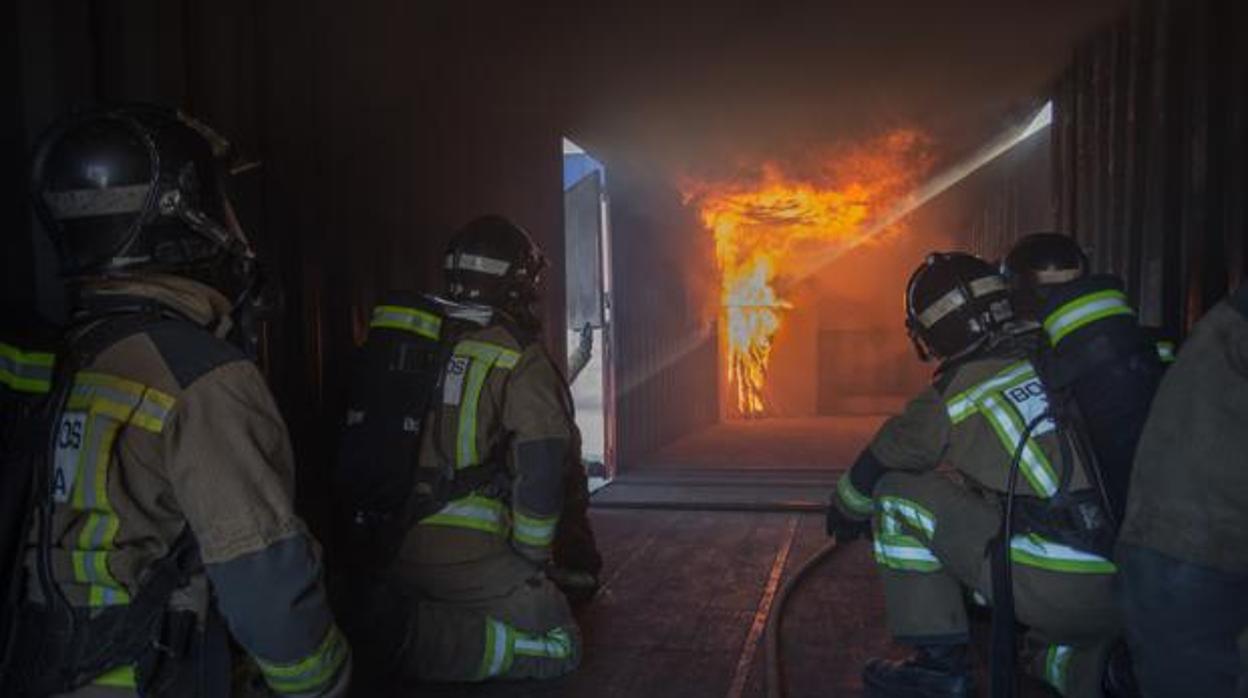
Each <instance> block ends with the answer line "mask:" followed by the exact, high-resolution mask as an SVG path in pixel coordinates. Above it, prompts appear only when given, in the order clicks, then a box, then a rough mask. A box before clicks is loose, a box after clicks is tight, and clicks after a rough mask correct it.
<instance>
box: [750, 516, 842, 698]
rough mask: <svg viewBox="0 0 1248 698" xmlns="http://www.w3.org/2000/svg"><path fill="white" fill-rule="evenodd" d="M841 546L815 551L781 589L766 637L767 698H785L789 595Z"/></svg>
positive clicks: (829, 544)
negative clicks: (783, 638) (783, 631)
mask: <svg viewBox="0 0 1248 698" xmlns="http://www.w3.org/2000/svg"><path fill="white" fill-rule="evenodd" d="M839 547H840V546H839V545H837V541H836V539H835V538H833V539H832V540H830V541H828V542H827V543H826V544H825V545H824V546H823V547H822V548H820V549H819V550H817V551H815V554H814V555H811V556H810V558H809V559H807V560H806V562H804V563H802V566H801V567H799V568H797V571H795V572H794V573H793V575H792V576H791V577H789V579H788V581H786V582H785V583H784V586H782V587H781V588H780V593H779V595H778V596H777V597H776V606H775V608H774V609H773V610H772V613H771V616H770V617H769V618H768V619H767V632H766V634H765V635H764V645H765V653H766V662H767V666H766V670H767V698H783V697H784V677H783V676H782V670H783V667H782V666H781V664H782V659H781V656H780V649H781V648H780V625H781V622H782V621H783V620H784V606H785V602H786V601H788V599H789V595H790V594H792V593H793V590H794V589H796V588H797V587H799V586H801V584H802V581H803V579H805V577H806V575H807V574H809V573H810V571H811V570H813V569H815V568H816V567H818V566H819V564H820V563H821V562H823V561H824V560H826V559H827V558H828V556H829V555H831V554H832V553H833V551H835V550H837V549H838V548H839Z"/></svg>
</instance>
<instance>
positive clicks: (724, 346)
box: [685, 129, 931, 418]
mask: <svg viewBox="0 0 1248 698" xmlns="http://www.w3.org/2000/svg"><path fill="white" fill-rule="evenodd" d="M927 150H928V149H927V140H926V138H925V137H924V136H923V135H922V134H920V133H918V132H917V131H913V130H905V129H902V130H896V131H892V132H889V133H885V134H883V135H881V136H879V137H877V138H874V139H871V140H869V141H867V142H865V143H863V144H860V145H856V146H853V147H847V148H838V149H834V150H830V151H828V152H825V153H822V154H820V155H819V156H818V157H814V158H810V160H809V162H803V163H796V164H789V163H786V164H784V165H781V164H778V163H775V162H767V163H763V164H761V165H760V166H758V167H756V168H750V169H747V171H746V172H744V173H743V174H740V175H738V176H736V177H734V178H732V179H729V180H697V181H689V182H687V183H686V186H685V194H686V199H687V201H688V202H689V203H690V204H691V205H693V206H696V208H697V210H698V212H699V214H700V216H701V219H702V222H703V224H704V226H705V227H706V229H707V230H708V231H709V232H710V233H711V234H712V235H713V236H714V240H715V255H716V262H717V264H718V268H719V271H720V277H721V287H720V304H721V314H720V346H721V356H722V357H723V366H724V375H723V377H722V381H723V387H724V388H725V389H724V391H723V394H724V395H725V396H726V399H725V400H723V401H722V408H721V412H722V414H723V416H724V417H727V418H759V417H766V416H809V415H813V414H814V413H815V403H816V402H817V400H816V399H815V398H814V397H813V396H814V393H813V392H811V396H812V397H811V398H810V399H809V400H805V399H802V400H799V402H801V403H803V406H801V407H796V406H794V404H795V403H794V400H793V399H790V398H789V397H788V396H785V395H782V394H781V393H780V392H779V391H777V389H776V384H777V381H776V380H775V378H776V376H774V375H773V374H774V373H775V371H774V370H773V369H774V368H776V363H777V362H775V361H773V360H774V359H775V358H777V357H775V356H773V354H775V352H776V351H778V350H779V347H778V344H777V342H778V340H780V339H781V338H784V337H794V338H795V340H794V341H793V342H788V343H789V344H796V343H801V344H803V345H805V344H809V345H810V347H811V348H812V349H811V350H810V351H807V352H805V354H803V355H802V356H790V357H789V360H788V361H786V362H785V363H786V364H789V365H791V364H801V365H803V366H807V368H805V369H804V370H803V371H801V372H798V374H797V375H795V376H793V378H794V380H795V381H796V382H797V383H798V384H805V387H802V386H801V385H799V386H798V390H799V391H811V390H813V387H814V386H816V385H817V383H818V380H817V369H816V366H815V360H814V359H815V352H814V351H813V347H814V346H815V338H816V336H817V335H818V334H819V332H820V331H822V330H823V329H824V328H822V327H821V326H820V318H819V315H820V314H819V313H818V312H812V310H814V309H816V308H817V306H818V305H820V304H821V303H822V301H823V299H825V298H826V297H827V295H828V294H827V290H826V289H824V288H823V286H825V284H823V283H821V282H822V280H821V279H818V278H815V276H814V274H815V272H816V271H817V269H818V268H819V267H820V266H823V265H825V264H826V263H827V261H828V260H830V259H833V258H836V257H839V256H840V255H842V254H844V253H846V252H848V251H850V250H853V249H854V248H856V247H858V246H860V245H862V244H864V243H866V242H868V241H870V240H871V239H872V238H874V237H876V236H877V235H878V234H880V233H887V232H891V231H893V230H896V229H898V228H899V227H900V225H899V224H898V225H893V226H887V227H880V226H879V223H880V222H881V221H883V220H885V219H886V218H887V216H888V214H889V213H891V212H892V211H894V210H896V209H897V208H898V207H899V206H901V205H902V204H903V203H904V201H905V199H906V197H908V196H909V195H910V193H911V192H912V191H913V190H914V188H915V187H916V185H917V184H918V183H919V182H920V181H921V180H922V179H923V177H924V176H925V175H926V174H927V170H928V169H929V167H930V164H931V161H930V158H929V156H928V154H927ZM847 307H852V306H847ZM858 310H859V311H860V312H867V311H866V310H865V309H863V308H859V309H858ZM799 336H800V338H799ZM806 340H809V341H806ZM789 353H792V347H790V351H789ZM802 373H804V374H805V375H804V376H803V375H802ZM782 382H783V381H782ZM805 403H809V404H808V405H807V404H805Z"/></svg>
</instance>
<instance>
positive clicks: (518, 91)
mask: <svg viewBox="0 0 1248 698" xmlns="http://www.w3.org/2000/svg"><path fill="white" fill-rule="evenodd" d="M16 24H17V25H18V27H19V29H18V30H17V35H18V36H19V37H20V39H21V42H20V48H19V51H18V58H19V65H20V68H19V70H18V72H19V74H20V77H21V84H22V88H23V89H22V94H21V98H20V99H19V114H18V118H19V122H20V123H19V124H18V126H19V128H18V129H16V132H18V133H21V134H23V137H22V140H23V142H22V143H21V144H20V146H19V145H14V146H13V147H12V149H13V150H18V149H22V150H29V148H30V146H31V143H32V142H33V138H34V137H35V136H36V135H37V134H38V132H39V131H41V130H42V129H43V128H44V127H46V125H47V124H48V123H49V122H50V120H51V119H52V118H54V117H55V116H56V115H58V114H59V113H61V112H63V111H65V110H67V109H70V108H76V107H82V106H87V105H90V104H93V103H99V102H127V101H135V100H154V101H159V102H164V103H166V104H170V105H173V106H178V107H181V108H184V109H187V110H189V111H191V112H193V113H194V114H196V115H197V116H199V117H200V118H202V119H203V120H204V121H205V122H206V123H209V124H212V125H213V126H214V127H216V128H218V129H219V130H220V131H221V132H222V134H224V135H226V136H227V137H228V138H230V139H231V140H232V141H233V142H234V143H235V145H236V146H237V147H238V149H239V150H240V151H241V152H242V153H243V155H245V156H246V157H247V158H249V159H252V160H254V161H258V162H260V163H262V164H261V166H260V167H259V168H257V169H253V170H252V171H251V172H249V173H248V174H246V175H242V176H240V177H239V178H237V181H235V185H236V189H237V190H238V191H237V195H238V196H239V198H240V204H241V205H240V212H239V213H240V218H241V219H242V221H243V224H244V226H245V227H246V228H247V229H248V231H249V232H250V233H251V234H252V236H253V237H254V238H255V239H256V241H257V244H258V246H259V248H260V250H261V253H262V257H263V260H264V263H265V266H266V270H267V273H268V276H269V277H270V278H271V279H273V280H274V281H275V282H276V283H277V285H278V287H279V288H280V289H281V291H282V293H281V295H282V296H283V298H284V307H283V308H282V311H281V312H280V313H279V314H278V315H277V316H276V317H275V318H273V319H272V321H271V322H269V323H268V324H267V326H266V332H265V344H264V346H263V356H262V359H264V361H263V363H264V365H265V367H266V369H267V372H268V375H269V379H270V381H271V382H272V384H273V386H274V389H275V392H276V393H277V396H278V399H279V402H280V403H281V406H282V408H283V411H284V414H285V416H286V418H287V420H288V422H289V424H290V427H291V432H292V436H293V437H294V442H295V447H296V451H297V454H298V456H299V458H300V469H299V479H298V482H299V497H300V500H301V504H302V505H303V509H304V511H305V512H306V513H307V514H309V515H310V516H311V517H312V518H313V519H315V518H316V517H317V516H318V515H320V514H321V513H322V512H324V511H325V498H326V496H327V494H328V490H327V482H328V479H327V468H328V466H329V462H330V456H331V454H332V446H333V435H334V433H335V431H336V424H337V421H338V416H339V404H340V399H341V395H342V391H343V389H344V388H345V384H346V380H347V365H348V358H349V356H350V353H351V350H352V348H353V346H354V343H355V341H356V340H358V339H359V337H360V330H361V328H362V327H363V325H364V323H365V321H366V317H367V312H368V310H369V307H370V305H371V304H372V303H373V302H374V301H375V300H376V298H377V296H378V294H379V293H380V292H381V291H382V290H383V289H385V288H387V287H393V286H404V287H415V288H418V289H422V290H424V289H433V288H436V287H437V286H438V285H440V278H441V269H440V265H441V259H442V252H443V250H444V247H445V244H446V241H447V239H448V237H449V235H450V232H451V231H452V230H453V229H454V228H455V227H456V226H458V225H460V224H462V223H463V222H465V221H466V220H468V219H469V218H470V217H472V216H475V215H479V214H483V213H489V212H496V213H502V214H506V215H509V216H512V217H514V218H515V219H516V220H517V221H519V222H521V223H522V224H523V225H525V226H526V227H527V228H529V230H530V231H532V232H533V234H534V236H535V238H537V240H538V242H539V243H540V244H542V245H543V247H544V248H545V250H546V252H547V255H548V256H549V257H550V261H551V264H552V268H554V269H562V268H563V257H562V245H563V234H562V182H561V177H562V172H561V165H562V152H561V143H560V135H561V133H560V129H559V128H558V124H559V122H560V117H559V115H558V114H557V113H555V111H556V107H555V105H556V104H557V100H555V99H553V98H552V94H557V90H556V89H555V87H554V86H553V85H551V84H549V83H547V82H545V81H546V80H548V79H550V78H546V77H543V73H542V70H541V67H542V61H543V60H544V59H543V57H542V56H541V55H540V54H537V55H534V56H533V57H532V59H531V60H530V61H528V62H526V63H525V64H524V65H526V66H529V67H530V70H529V71H528V72H526V73H523V74H516V73H514V72H511V73H507V74H504V72H505V71H500V70H498V69H497V67H498V66H499V65H510V64H514V63H516V61H514V60H510V59H514V57H515V56H516V55H518V54H520V53H521V52H525V53H527V52H529V51H531V50H532V49H531V47H529V46H525V45H522V44H521V43H519V42H522V41H524V38H523V37H524V34H523V33H520V34H517V33H516V32H514V31H512V29H513V27H510V26H507V25H506V22H505V21H504V20H503V19H502V18H498V17H493V16H488V15H486V13H485V11H484V10H483V9H481V8H460V7H457V6H456V7H451V6H449V5H448V6H446V7H442V8H432V7H426V6H424V5H423V4H419V3H408V2H403V1H401V0H387V1H384V2H376V3H366V4H361V5H358V6H357V5H352V6H351V7H350V11H345V8H344V6H342V5H341V4H340V3H337V2H333V1H331V0H311V1H300V2H293V1H289V2H258V1H257V0H222V1H221V2H214V3H191V2H164V1H162V0H133V1H129V2H125V3H112V2H76V1H71V0H56V1H53V2H37V1H36V0H22V1H21V2H20V3H18V9H17V23H16ZM475 43H482V45H488V46H489V48H490V50H489V51H479V52H472V51H462V50H458V49H457V47H462V46H467V45H471V44H475ZM23 159H24V158H23ZM23 169H24V168H23ZM10 192H11V193H10V194H9V196H11V197H13V198H11V199H8V200H7V201H8V202H9V204H10V206H11V207H12V208H14V209H15V210H17V209H23V208H24V207H25V201H24V193H23V192H22V190H21V188H10ZM23 252H24V254H22V255H20V259H19V258H18V255H14V256H12V257H10V256H8V255H6V256H5V266H6V267H8V266H13V267H16V268H20V267H21V266H22V265H28V266H29V265H30V261H29V260H30V257H31V253H30V251H29V250H23ZM45 252H46V251H45ZM45 258H46V254H45ZM45 261H46V259H45ZM45 266H46V265H45ZM26 276H30V275H26ZM13 278H14V281H12V282H9V283H12V284H13V285H18V284H20V285H21V286H22V288H23V289H25V291H24V292H25V293H27V295H33V293H34V291H33V289H34V288H35V287H36V286H40V285H41V286H42V287H43V290H45V291H49V290H53V289H55V288H56V286H57V283H56V280H55V275H54V271H53V270H51V269H44V273H43V274H42V275H41V277H40V278H41V280H39V279H34V278H30V279H23V278H22V276H21V275H14V277H13ZM549 282H550V285H549V286H548V288H547V289H546V294H545V297H546V300H547V304H546V307H545V317H546V320H547V323H546V324H547V327H546V330H547V336H548V346H549V347H550V349H551V351H552V353H553V354H554V355H555V357H556V359H557V360H559V361H562V358H563V354H564V351H565V348H564V342H563V336H564V328H563V305H562V298H563V288H562V284H563V280H562V276H561V275H558V274H555V275H551V278H550V280H549ZM47 295H48V294H47V293H45V294H44V296H45V298H43V299H42V300H44V301H45V302H46V296H47ZM54 300H55V299H54ZM553 338H558V341H553ZM314 523H316V522H315V520H314Z"/></svg>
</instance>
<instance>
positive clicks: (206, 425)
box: [0, 106, 351, 698]
mask: <svg viewBox="0 0 1248 698" xmlns="http://www.w3.org/2000/svg"><path fill="white" fill-rule="evenodd" d="M227 149H228V144H227V143H226V142H225V141H224V140H222V139H221V138H220V137H219V136H217V135H216V134H214V133H212V132H211V131H210V130H209V129H208V128H207V127H205V126H204V125H203V124H200V123H198V122H196V121H194V120H193V119H190V118H189V117H186V116H185V115H183V114H181V113H178V112H174V111H172V110H167V109H163V108H158V107H149V106H133V107H126V108H119V109H111V110H102V111H94V112H89V113H85V114H82V115H79V116H76V117H72V118H69V119H68V120H66V121H65V122H63V123H61V124H60V125H58V126H56V127H54V128H53V129H52V130H51V131H50V133H49V134H48V135H47V136H45V138H44V139H43V141H42V143H41V145H40V147H39V149H38V151H37V155H36V159H35V165H34V172H33V178H34V186H33V191H34V196H35V202H34V203H35V206H36V208H37V209H38V211H39V214H40V217H41V219H42V222H43V224H44V226H45V228H46V229H47V232H48V233H49V235H50V236H51V237H52V239H53V241H54V242H55V243H56V245H57V248H58V252H59V256H60V262H61V270H62V272H63V273H64V274H65V275H66V277H67V278H68V281H69V284H70V290H71V296H72V297H73V299H74V303H73V311H72V313H71V316H70V323H69V326H68V328H67V329H66V331H65V332H64V334H63V335H62V336H61V337H60V339H59V346H58V348H57V349H56V351H55V355H54V357H49V355H48V354H47V353H46V351H45V352H44V353H37V352H25V353H22V354H17V355H15V354H14V353H13V352H9V351H7V350H6V352H5V353H6V357H7V360H9V361H12V360H13V359H14V357H15V356H16V361H17V362H18V363H21V362H23V361H24V362H25V365H24V366H19V367H18V368H19V370H20V371H21V373H20V375H19V376H18V378H19V379H18V380H15V381H6V382H8V383H11V384H12V385H13V386H15V387H16V388H17V389H22V390H27V391H36V390H40V391H43V390H46V391H47V392H46V396H47V397H46V399H44V400H43V401H42V402H41V403H40V404H39V406H38V407H37V408H36V409H33V410H25V411H24V412H23V413H21V414H18V415H17V417H16V419H17V420H18V421H21V422H24V424H19V425H18V426H17V433H20V434H25V435H26V436H27V437H28V438H23V439H18V440H17V441H16V442H9V441H8V440H7V439H6V449H5V456H6V458H5V462H4V463H3V472H2V473H0V474H2V476H3V478H4V485H5V490H6V497H7V496H8V492H10V491H11V490H10V489H9V488H10V486H12V485H14V483H15V482H16V486H18V487H22V488H23V489H24V490H25V491H27V492H29V493H30V496H29V497H28V498H26V502H25V504H24V507H25V508H24V510H23V513H24V514H26V516H25V517H24V519H25V521H24V524H25V525H24V526H22V527H21V528H22V532H21V533H20V534H19V540H20V542H21V544H20V546H19V547H20V548H21V550H22V553H21V555H20V558H19V559H17V560H13V561H12V562H13V564H12V565H11V566H10V565H9V564H8V563H9V562H10V560H6V561H5V562H6V567H5V569H4V573H5V574H6V576H9V575H11V576H9V577H8V580H7V581H8V583H7V584H6V585H5V586H6V587H7V589H8V590H9V591H10V592H11V593H8V594H6V596H5V598H4V599H3V600H4V602H5V606H4V610H5V614H4V616H3V617H4V618H7V619H9V620H15V621H16V622H15V623H11V624H7V623H6V626H7V627H5V628H4V630H5V634H4V635H3V636H0V644H3V647H2V648H0V649H3V650H4V651H3V654H2V655H0V656H2V657H3V665H2V667H0V669H2V671H0V685H2V689H0V693H2V694H3V695H5V696H48V695H57V696H80V697H90V698H104V697H111V696H117V697H119V698H120V697H122V696H136V695H143V696H178V697H182V696H190V697H194V696H206V697H213V698H215V697H218V696H229V695H239V694H242V693H244V692H245V693H246V694H247V695H255V694H256V692H257V691H258V692H260V693H274V694H278V695H289V696H340V695H345V692H346V689H347V684H348V681H349V677H350V673H351V672H350V666H351V659H350V651H349V647H348V645H347V643H346V641H345V639H344V637H343V635H342V634H341V633H340V632H339V630H338V628H337V626H336V624H335V622H334V618H333V616H332V614H331V612H330V609H329V605H328V603H327V601H326V595H325V593H324V590H323V587H322V584H321V566H320V562H319V553H318V546H317V544H316V541H315V540H313V538H312V537H311V536H310V535H309V534H308V532H307V530H306V528H305V527H304V524H303V523H302V522H301V521H300V519H299V517H297V516H296V515H295V512H294V509H293V501H292V500H293V495H294V475H295V474H294V462H293V458H292V455H291V446H290V441H289V438H288V436H287V433H286V429H285V426H284V425H283V423H282V418H281V416H280V414H279V413H278V410H277V407H276V405H275V404H274V401H273V397H272V395H270V393H269V391H268V388H267V387H266V386H265V382H264V379H263V377H262V376H261V375H260V372H259V370H258V369H257V367H256V365H255V364H254V363H252V361H251V360H249V359H248V358H247V356H246V355H245V354H244V352H242V351H241V350H239V349H238V348H236V347H235V346H234V345H232V344H231V343H229V342H227V341H226V340H225V339H224V337H225V336H226V334H227V332H228V331H229V329H230V328H231V325H232V324H233V320H232V316H234V315H235V314H236V312H238V311H240V310H241V308H242V306H243V305H244V304H245V303H247V302H248V297H249V295H250V292H251V289H252V288H253V286H254V278H255V259H254V254H253V253H252V250H251V247H250V245H249V244H248V242H247V239H246V237H245V236H244V235H243V232H242V230H241V229H240V228H239V226H238V224H237V222H236V220H235V218H234V215H233V213H232V211H231V208H230V203H229V200H228V199H227V197H226V193H225V185H226V181H225V180H226V175H225V168H224V163H223V158H224V156H225V154H226V152H227ZM10 444H11V445H12V446H13V447H12V448H10V447H9V445H10ZM231 639H232V641H233V642H231ZM235 646H238V647H241V648H242V649H243V650H244V651H245V653H238V654H236V653H235V652H234V650H233V649H232V648H233V647H235ZM235 660H238V662H237V663H236V662H235ZM264 684H267V688H265V687H264Z"/></svg>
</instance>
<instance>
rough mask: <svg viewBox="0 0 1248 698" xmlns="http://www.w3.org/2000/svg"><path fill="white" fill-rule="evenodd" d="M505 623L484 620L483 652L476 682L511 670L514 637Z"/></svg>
mask: <svg viewBox="0 0 1248 698" xmlns="http://www.w3.org/2000/svg"><path fill="white" fill-rule="evenodd" d="M513 632H514V631H512V629H511V627H510V626H508V625H507V624H506V623H503V622H500V621H497V620H494V619H493V618H486V619H485V651H484V652H482V654H481V668H480V669H478V670H477V678H478V680H484V679H490V678H494V677H496V676H502V675H503V674H505V673H507V671H508V670H510V669H511V663H512V661H513V660H514V658H515V655H514V651H515V650H514V635H513Z"/></svg>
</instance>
